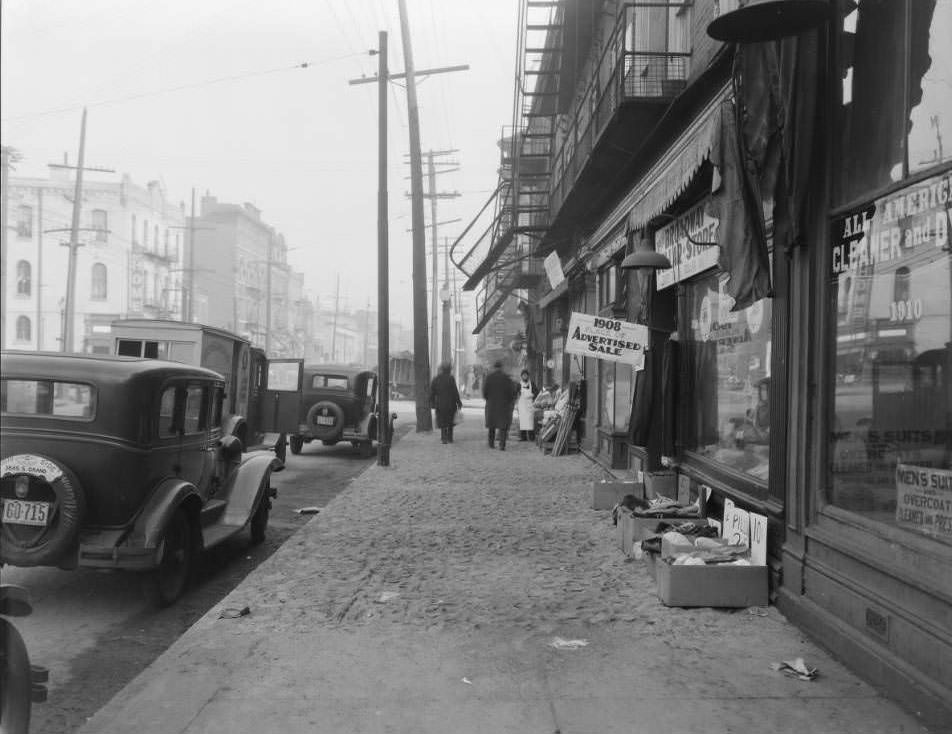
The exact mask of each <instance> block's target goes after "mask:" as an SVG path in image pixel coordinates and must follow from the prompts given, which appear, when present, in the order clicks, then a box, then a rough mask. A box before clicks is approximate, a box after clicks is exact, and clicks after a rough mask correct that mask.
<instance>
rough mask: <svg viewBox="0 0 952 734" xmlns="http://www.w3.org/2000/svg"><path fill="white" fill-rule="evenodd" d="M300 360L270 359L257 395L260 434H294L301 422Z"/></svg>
mask: <svg viewBox="0 0 952 734" xmlns="http://www.w3.org/2000/svg"><path fill="white" fill-rule="evenodd" d="M303 376H304V360H303V359H272V360H269V361H268V365H267V380H266V382H265V386H264V390H262V391H261V393H260V398H259V399H260V404H259V406H258V407H259V410H258V411H257V414H258V416H260V419H261V425H260V426H256V428H257V429H258V430H259V431H261V432H263V433H296V432H297V430H298V425H299V422H300V417H301V416H300V413H301V400H302V384H303V383H302V381H303Z"/></svg>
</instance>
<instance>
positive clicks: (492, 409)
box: [483, 361, 516, 451]
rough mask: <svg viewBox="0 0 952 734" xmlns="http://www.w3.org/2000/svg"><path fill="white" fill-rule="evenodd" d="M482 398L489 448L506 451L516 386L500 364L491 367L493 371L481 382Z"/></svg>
mask: <svg viewBox="0 0 952 734" xmlns="http://www.w3.org/2000/svg"><path fill="white" fill-rule="evenodd" d="M483 397H484V398H485V399H486V428H487V429H489V448H491V449H493V448H496V438H497V437H498V438H499V450H500V451H505V450H506V434H508V433H509V426H510V425H512V406H513V403H514V402H515V400H516V384H515V383H514V382H513V381H512V379H511V378H510V377H509V375H507V374H506V373H505V372H503V371H502V362H498V361H497V362H496V363H495V364H494V365H493V371H492V372H490V373H489V374H488V375H486V377H485V379H484V380H483Z"/></svg>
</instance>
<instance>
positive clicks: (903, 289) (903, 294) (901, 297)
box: [893, 265, 909, 302]
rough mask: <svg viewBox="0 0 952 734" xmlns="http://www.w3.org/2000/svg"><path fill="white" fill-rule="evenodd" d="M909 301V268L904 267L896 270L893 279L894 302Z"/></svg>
mask: <svg viewBox="0 0 952 734" xmlns="http://www.w3.org/2000/svg"><path fill="white" fill-rule="evenodd" d="M908 299H909V268H907V267H906V266H905V265H903V266H902V267H900V268H896V275H895V276H894V277H893V300H894V301H896V302H899V301H906V300H908Z"/></svg>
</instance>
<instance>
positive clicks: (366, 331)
mask: <svg viewBox="0 0 952 734" xmlns="http://www.w3.org/2000/svg"><path fill="white" fill-rule="evenodd" d="M369 341H370V299H369V298H368V299H367V308H365V309H364V357H363V359H362V360H361V366H363V367H366V366H367V342H369Z"/></svg>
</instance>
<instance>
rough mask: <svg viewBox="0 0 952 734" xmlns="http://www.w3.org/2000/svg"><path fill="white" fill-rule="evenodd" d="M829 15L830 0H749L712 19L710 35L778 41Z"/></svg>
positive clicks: (734, 40)
mask: <svg viewBox="0 0 952 734" xmlns="http://www.w3.org/2000/svg"><path fill="white" fill-rule="evenodd" d="M829 18H830V3H829V0H749V1H748V3H747V4H746V5H744V6H743V7H741V8H737V9H736V10H731V11H730V12H728V13H724V14H723V15H720V16H718V17H717V18H715V19H714V20H712V21H711V23H710V24H709V25H708V26H707V35H709V36H710V37H711V38H716V39H717V40H719V41H727V42H730V43H760V42H762V41H777V40H779V39H781V38H785V37H787V36H796V35H799V34H800V33H803V32H805V31H808V30H810V29H811V28H816V27H817V26H819V25H821V24H822V23H823V22H824V21H826V20H828V19H829Z"/></svg>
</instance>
